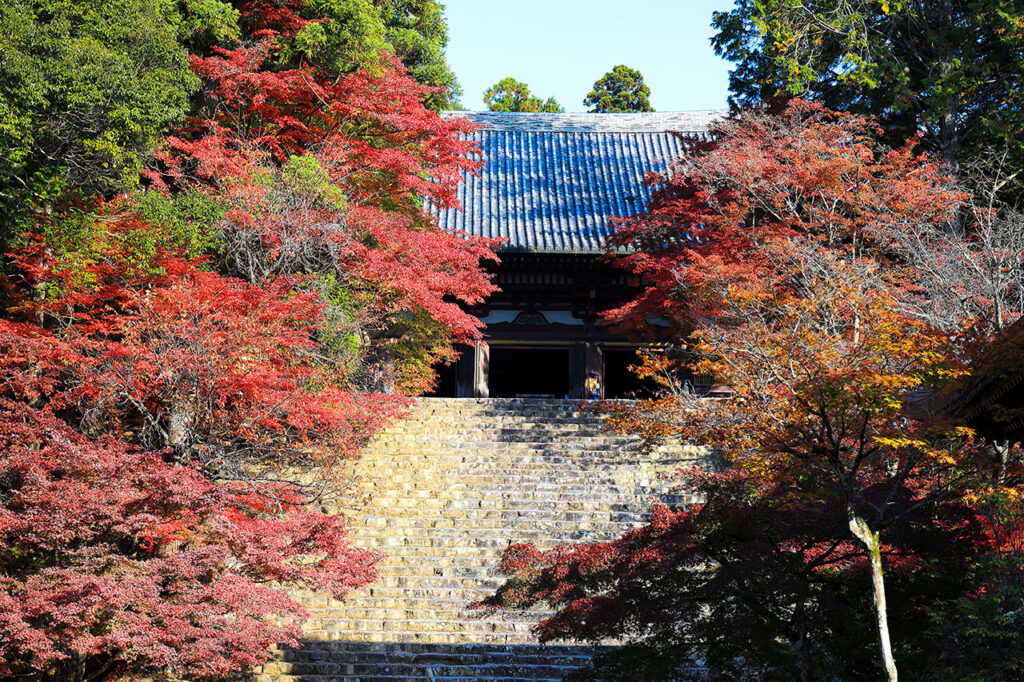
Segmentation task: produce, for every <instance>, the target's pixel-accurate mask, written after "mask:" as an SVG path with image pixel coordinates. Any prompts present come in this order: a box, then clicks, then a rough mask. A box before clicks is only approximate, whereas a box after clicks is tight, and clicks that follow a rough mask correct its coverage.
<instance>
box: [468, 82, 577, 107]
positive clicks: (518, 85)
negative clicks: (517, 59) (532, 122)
mask: <svg viewBox="0 0 1024 682" xmlns="http://www.w3.org/2000/svg"><path fill="white" fill-rule="evenodd" d="M484 103H485V104H487V108H488V109H490V110H491V111H523V112H538V111H540V112H546V113H552V114H561V113H565V109H563V108H562V105H561V104H559V103H558V101H557V100H556V99H555V98H554V97H548V98H547V99H546V100H542V99H541V98H540V97H536V96H534V95H533V94H532V93H531V92H530V88H529V86H527V85H526V83H522V82H520V81H517V80H516V79H515V78H502V79H501V80H500V81H498V82H497V83H495V84H494V85H492V86H491V87H489V88H487V90H485V91H484Z"/></svg>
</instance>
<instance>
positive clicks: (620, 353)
mask: <svg viewBox="0 0 1024 682" xmlns="http://www.w3.org/2000/svg"><path fill="white" fill-rule="evenodd" d="M639 362H640V358H639V357H637V354H636V349H634V348H622V349H619V348H605V349H604V397H605V398H608V399H613V398H651V397H653V396H654V395H655V392H656V390H657V385H656V384H655V383H654V382H653V381H651V380H650V379H641V378H639V377H638V376H637V375H636V374H634V373H633V372H632V371H631V370H630V369H629V368H630V367H631V366H633V365H636V364H638V363H639Z"/></svg>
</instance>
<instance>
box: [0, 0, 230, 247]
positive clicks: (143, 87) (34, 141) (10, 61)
mask: <svg viewBox="0 0 1024 682" xmlns="http://www.w3.org/2000/svg"><path fill="white" fill-rule="evenodd" d="M196 4H197V5H203V6H204V7H205V6H207V5H210V4H211V3H209V2H207V3H196ZM200 30H201V28H200V26H199V25H198V24H196V23H194V21H193V23H186V22H183V21H182V17H181V14H180V13H179V10H178V6H177V5H176V4H175V3H174V2H170V1H168V0H83V1H81V2H66V1H63V0H5V2H2V3H0V149H2V151H3V157H4V162H3V163H2V164H0V247H2V246H4V245H5V244H7V243H8V241H9V239H10V238H11V235H12V234H17V233H18V232H20V231H21V229H20V225H21V222H22V220H23V218H24V216H25V215H26V214H27V213H28V212H31V211H33V210H37V211H44V212H47V211H49V210H51V209H52V207H53V204H54V203H55V202H57V201H58V200H59V199H60V198H61V197H66V195H67V192H65V191H64V188H74V189H75V190H76V191H77V192H79V193H81V194H82V195H85V194H89V193H101V194H102V193H107V192H110V191H114V190H116V189H120V188H123V187H124V184H125V183H126V182H127V183H130V182H131V179H132V178H133V177H134V176H135V173H136V171H137V170H138V168H139V166H140V163H141V162H140V157H141V156H144V155H145V154H146V153H147V152H149V151H150V150H152V149H153V147H154V146H155V145H156V143H157V141H158V139H159V136H160V134H161V133H162V132H163V131H164V130H165V129H166V128H167V127H168V126H170V125H172V124H174V123H177V122H179V121H181V120H182V119H183V117H184V115H185V113H186V111H187V109H188V98H189V95H190V94H191V93H192V92H193V91H194V90H195V89H196V88H197V87H198V84H199V81H198V79H197V78H196V77H195V76H194V75H193V74H192V73H191V72H190V71H189V70H188V52H187V51H186V49H185V47H184V46H183V45H182V39H183V38H185V37H186V34H188V35H192V34H195V33H198V32H199V31H200Z"/></svg>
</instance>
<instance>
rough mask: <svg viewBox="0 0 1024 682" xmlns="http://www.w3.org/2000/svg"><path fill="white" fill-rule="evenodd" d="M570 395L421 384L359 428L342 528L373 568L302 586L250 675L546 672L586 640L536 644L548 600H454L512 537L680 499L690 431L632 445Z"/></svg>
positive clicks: (556, 539)
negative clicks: (357, 585) (293, 622)
mask: <svg viewBox="0 0 1024 682" xmlns="http://www.w3.org/2000/svg"><path fill="white" fill-rule="evenodd" d="M580 405H581V403H580V401H558V400H535V399H502V400H477V399H473V400H465V399H424V400H420V401H417V402H416V404H415V405H414V406H413V408H412V410H411V412H410V414H409V416H408V417H407V418H406V419H404V420H402V421H399V422H396V423H395V424H393V425H392V426H391V427H390V428H388V429H387V430H385V431H384V432H382V433H381V434H378V435H377V436H375V437H374V438H373V439H372V440H371V441H370V443H369V444H368V445H367V447H366V448H365V449H364V451H363V452H362V454H361V457H360V459H359V460H358V462H357V463H356V464H355V465H354V466H353V474H354V476H355V483H354V486H355V490H357V491H358V494H359V497H360V498H361V499H362V502H361V504H360V505H358V506H354V507H351V508H348V507H342V506H341V505H340V504H338V503H333V504H325V505H324V506H323V507H322V508H323V509H324V510H329V511H331V512H333V513H338V514H342V515H344V516H346V517H347V518H348V520H349V524H350V527H351V539H352V542H353V543H354V544H356V545H358V546H360V547H365V548H369V549H373V550H376V551H378V552H380V553H381V554H382V555H383V558H382V560H381V562H380V564H379V566H378V570H379V578H378V580H377V581H376V582H374V583H373V584H372V585H368V586H366V587H364V588H362V589H361V590H358V591H356V592H355V593H353V594H352V595H350V596H349V597H348V599H346V600H345V601H341V602H339V601H334V600H332V599H330V598H328V597H326V596H324V595H318V594H315V593H313V592H309V591H302V592H296V593H295V595H294V596H295V597H296V598H297V599H298V600H299V601H301V602H302V604H303V605H304V606H305V607H306V608H307V610H308V611H309V612H310V617H309V619H308V620H307V621H306V622H305V624H304V628H305V632H306V637H307V638H308V641H307V642H306V646H305V647H304V648H301V649H295V650H284V651H281V652H280V656H279V657H278V660H277V661H275V662H273V663H271V664H268V665H267V666H266V667H265V668H264V669H263V670H262V671H257V675H256V678H255V679H256V680H258V681H259V682H300V681H302V682H343V681H347V680H352V681H355V680H382V681H387V680H424V679H432V680H510V681H511V680H517V681H522V682H527V681H532V682H536V681H537V680H556V679H561V678H562V677H563V676H564V675H565V674H567V673H568V672H571V671H572V670H575V669H577V668H579V667H580V666H582V665H584V664H585V663H586V662H587V661H588V660H589V659H590V657H591V656H592V655H593V652H594V649H593V648H592V647H582V646H581V647H576V646H565V647H561V648H560V647H558V646H544V647H542V646H539V645H537V644H536V642H535V640H534V635H533V634H532V628H533V627H534V626H535V624H536V623H537V622H539V621H540V620H541V619H543V618H544V617H546V616H549V615H550V614H551V612H550V611H547V610H545V609H544V608H537V609H533V610H530V611H517V612H499V613H484V612H481V611H478V610H473V609H470V608H469V607H470V605H471V604H472V603H474V602H476V601H479V600H481V599H483V598H485V597H487V596H488V595H490V594H492V593H493V591H494V590H495V589H497V588H498V587H499V586H500V585H501V584H502V583H503V581H504V577H503V576H501V575H500V574H499V572H498V568H499V566H500V559H501V555H502V552H503V551H504V550H505V548H506V547H507V546H508V545H509V544H510V543H512V542H524V541H529V542H534V543H535V544H537V545H538V547H540V548H541V549H552V548H554V547H557V546H559V545H565V544H570V543H574V542H589V541H598V540H600V541H607V540H612V539H614V538H616V537H618V536H619V535H621V534H622V533H623V532H625V531H627V530H629V529H631V528H636V527H638V526H640V525H641V524H642V523H644V522H645V521H646V520H647V519H648V518H649V514H650V508H651V505H652V504H653V503H655V502H662V503H667V504H687V503H691V502H694V501H696V500H695V498H694V497H693V496H692V494H689V493H687V492H686V491H684V490H679V489H678V481H676V480H674V479H673V478H672V474H673V472H674V471H676V470H677V469H679V468H682V467H690V466H694V465H695V464H698V463H699V462H700V461H702V459H703V457H704V455H703V453H702V452H701V451H698V450H696V449H694V448H691V447H686V446H681V445H678V444H673V445H670V446H663V447H658V448H652V449H647V450H645V449H643V448H642V447H641V443H640V441H639V439H637V438H635V437H623V436H618V435H615V434H610V433H608V432H607V431H606V430H605V419H604V417H602V416H600V415H595V414H593V413H592V412H589V411H587V410H584V409H580Z"/></svg>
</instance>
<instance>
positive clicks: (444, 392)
mask: <svg viewBox="0 0 1024 682" xmlns="http://www.w3.org/2000/svg"><path fill="white" fill-rule="evenodd" d="M434 371H435V372H437V382H436V383H435V384H434V388H433V390H431V391H429V392H428V393H424V395H425V396H427V397H429V398H455V397H458V395H459V393H458V390H459V388H458V380H459V379H458V374H459V366H458V363H457V362H452V363H450V364H447V365H443V364H442V365H434Z"/></svg>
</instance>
